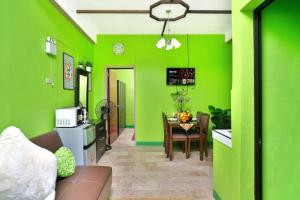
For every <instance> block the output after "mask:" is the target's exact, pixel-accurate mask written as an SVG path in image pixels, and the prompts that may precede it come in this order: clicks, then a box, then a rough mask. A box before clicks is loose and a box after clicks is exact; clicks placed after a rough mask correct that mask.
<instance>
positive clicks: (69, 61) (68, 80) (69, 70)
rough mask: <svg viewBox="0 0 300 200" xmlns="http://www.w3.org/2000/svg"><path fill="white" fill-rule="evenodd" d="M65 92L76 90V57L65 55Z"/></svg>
mask: <svg viewBox="0 0 300 200" xmlns="http://www.w3.org/2000/svg"><path fill="white" fill-rule="evenodd" d="M63 81H64V90H74V57H72V56H70V55H69V54H67V53H65V52H64V53H63Z"/></svg>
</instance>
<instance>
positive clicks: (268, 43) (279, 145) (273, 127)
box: [262, 0, 300, 200]
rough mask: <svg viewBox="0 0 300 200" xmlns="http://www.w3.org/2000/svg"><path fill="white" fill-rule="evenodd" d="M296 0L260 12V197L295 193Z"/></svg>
mask: <svg viewBox="0 0 300 200" xmlns="http://www.w3.org/2000/svg"><path fill="white" fill-rule="evenodd" d="M299 8H300V2H299V1H294V0H276V1H274V2H273V3H272V4H271V5H270V6H269V7H268V8H266V9H265V10H264V11H263V13H262V47H263V52H262V54H263V58H262V60H263V64H262V69H263V71H262V81H263V83H262V85H263V104H262V107H263V199H264V200H281V199H299V192H300V184H299V180H300V171H299V169H300V163H299V155H300V148H299V144H298V142H299V141H300V135H299V129H300V123H299V119H300V112H299V111H300V92H299V91H300V84H299V83H300V56H299V55H300V39H299V36H300V25H299V19H300V12H299Z"/></svg>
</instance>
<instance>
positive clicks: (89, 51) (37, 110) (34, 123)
mask: <svg viewBox="0 0 300 200" xmlns="http://www.w3.org/2000/svg"><path fill="white" fill-rule="evenodd" d="M2 5H3V12H1V19H0V20H1V25H2V27H3V28H2V29H1V31H0V32H1V37H0V38H1V47H0V48H1V50H0V51H1V52H0V55H1V73H0V74H1V75H0V78H1V83H0V84H1V93H2V95H1V98H0V105H1V109H3V110H2V111H3V112H2V111H1V116H0V131H2V130H3V128H5V127H7V126H10V125H14V126H17V127H19V128H21V129H22V130H23V131H24V132H25V134H26V135H27V136H28V137H33V136H36V135H39V134H42V133H44V132H47V131H50V130H52V129H53V127H54V124H55V123H54V118H55V117H54V113H55V109H56V108H61V107H66V106H73V105H74V91H71V90H63V82H62V76H63V75H62V73H63V68H62V53H63V52H67V53H68V54H70V55H72V56H74V58H75V64H76V62H77V60H78V59H85V60H92V59H93V43H91V42H90V41H89V40H88V39H87V38H86V37H85V36H83V34H82V33H80V32H79V31H78V30H77V29H76V28H75V27H74V26H73V25H72V24H71V23H70V22H69V21H68V20H67V19H66V18H65V17H64V16H63V15H62V14H61V13H60V12H59V11H58V10H57V9H56V8H55V7H54V6H53V5H52V4H51V3H50V1H48V0H31V1H22V0H17V1H6V0H5V1H4V2H3V1H1V7H2ZM47 36H52V37H54V38H55V39H56V40H57V57H56V58H54V59H51V58H50V57H48V56H47V55H46V54H45V53H44V51H45V50H44V49H45V41H46V37H47ZM3 44H4V45H3ZM2 56H3V58H2ZM51 60H52V63H53V75H54V83H55V85H54V87H51V86H49V85H46V84H45V78H46V77H49V76H50V63H51Z"/></svg>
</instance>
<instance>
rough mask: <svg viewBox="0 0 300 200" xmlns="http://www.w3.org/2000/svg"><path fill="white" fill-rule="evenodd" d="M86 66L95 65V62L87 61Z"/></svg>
mask: <svg viewBox="0 0 300 200" xmlns="http://www.w3.org/2000/svg"><path fill="white" fill-rule="evenodd" d="M85 66H88V67H93V63H91V62H89V61H87V62H86V63H85Z"/></svg>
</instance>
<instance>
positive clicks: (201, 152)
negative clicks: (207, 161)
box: [199, 135, 203, 160]
mask: <svg viewBox="0 0 300 200" xmlns="http://www.w3.org/2000/svg"><path fill="white" fill-rule="evenodd" d="M199 143H200V149H199V150H200V160H203V137H202V135H200V140H199Z"/></svg>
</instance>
